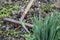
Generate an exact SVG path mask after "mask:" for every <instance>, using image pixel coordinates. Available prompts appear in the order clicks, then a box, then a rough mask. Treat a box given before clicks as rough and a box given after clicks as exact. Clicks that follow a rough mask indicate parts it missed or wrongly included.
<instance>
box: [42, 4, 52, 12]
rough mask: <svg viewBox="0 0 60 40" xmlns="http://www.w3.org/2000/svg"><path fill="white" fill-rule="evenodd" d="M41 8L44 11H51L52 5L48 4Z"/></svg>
mask: <svg viewBox="0 0 60 40" xmlns="http://www.w3.org/2000/svg"><path fill="white" fill-rule="evenodd" d="M42 10H43V11H44V12H51V11H52V6H51V5H50V4H48V5H45V6H42Z"/></svg>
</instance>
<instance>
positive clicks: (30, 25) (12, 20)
mask: <svg viewBox="0 0 60 40" xmlns="http://www.w3.org/2000/svg"><path fill="white" fill-rule="evenodd" d="M3 20H4V21H7V22H12V23H15V24H19V25H20V24H21V23H20V22H19V21H16V20H14V19H10V18H4V19H3ZM24 24H25V25H26V26H29V27H32V26H33V25H32V24H29V23H24Z"/></svg>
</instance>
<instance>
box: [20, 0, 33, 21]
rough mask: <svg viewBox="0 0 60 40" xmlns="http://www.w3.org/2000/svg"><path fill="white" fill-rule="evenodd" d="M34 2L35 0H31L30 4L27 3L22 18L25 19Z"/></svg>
mask: <svg viewBox="0 0 60 40" xmlns="http://www.w3.org/2000/svg"><path fill="white" fill-rule="evenodd" d="M33 2H34V0H31V1H30V2H29V3H28V5H27V7H26V9H25V11H24V13H23V15H22V16H21V20H23V19H24V17H25V16H26V14H27V12H28V11H29V9H30V7H31V6H32V4H33Z"/></svg>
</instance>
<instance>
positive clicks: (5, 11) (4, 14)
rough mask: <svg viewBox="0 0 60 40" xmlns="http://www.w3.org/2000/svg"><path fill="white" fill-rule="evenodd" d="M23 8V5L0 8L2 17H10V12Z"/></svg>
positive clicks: (0, 16)
mask: <svg viewBox="0 0 60 40" xmlns="http://www.w3.org/2000/svg"><path fill="white" fill-rule="evenodd" d="M20 9H21V6H13V7H12V8H4V7H3V8H2V9H1V10H0V18H5V17H9V16H10V14H11V13H12V12H13V11H15V10H16V11H19V10H20Z"/></svg>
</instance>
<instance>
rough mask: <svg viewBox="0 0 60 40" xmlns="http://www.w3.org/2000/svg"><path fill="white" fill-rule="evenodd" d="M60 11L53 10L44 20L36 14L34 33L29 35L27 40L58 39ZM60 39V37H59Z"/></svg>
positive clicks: (59, 34)
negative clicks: (59, 12)
mask: <svg viewBox="0 0 60 40" xmlns="http://www.w3.org/2000/svg"><path fill="white" fill-rule="evenodd" d="M58 17H59V14H58V12H52V14H51V16H50V15H47V16H46V17H45V18H44V20H42V18H41V17H40V16H39V17H37V16H34V20H33V25H34V26H33V28H32V29H33V34H30V35H28V34H27V35H28V36H29V37H27V40H58V39H59V37H60V19H59V18H58ZM59 40H60V39H59Z"/></svg>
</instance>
